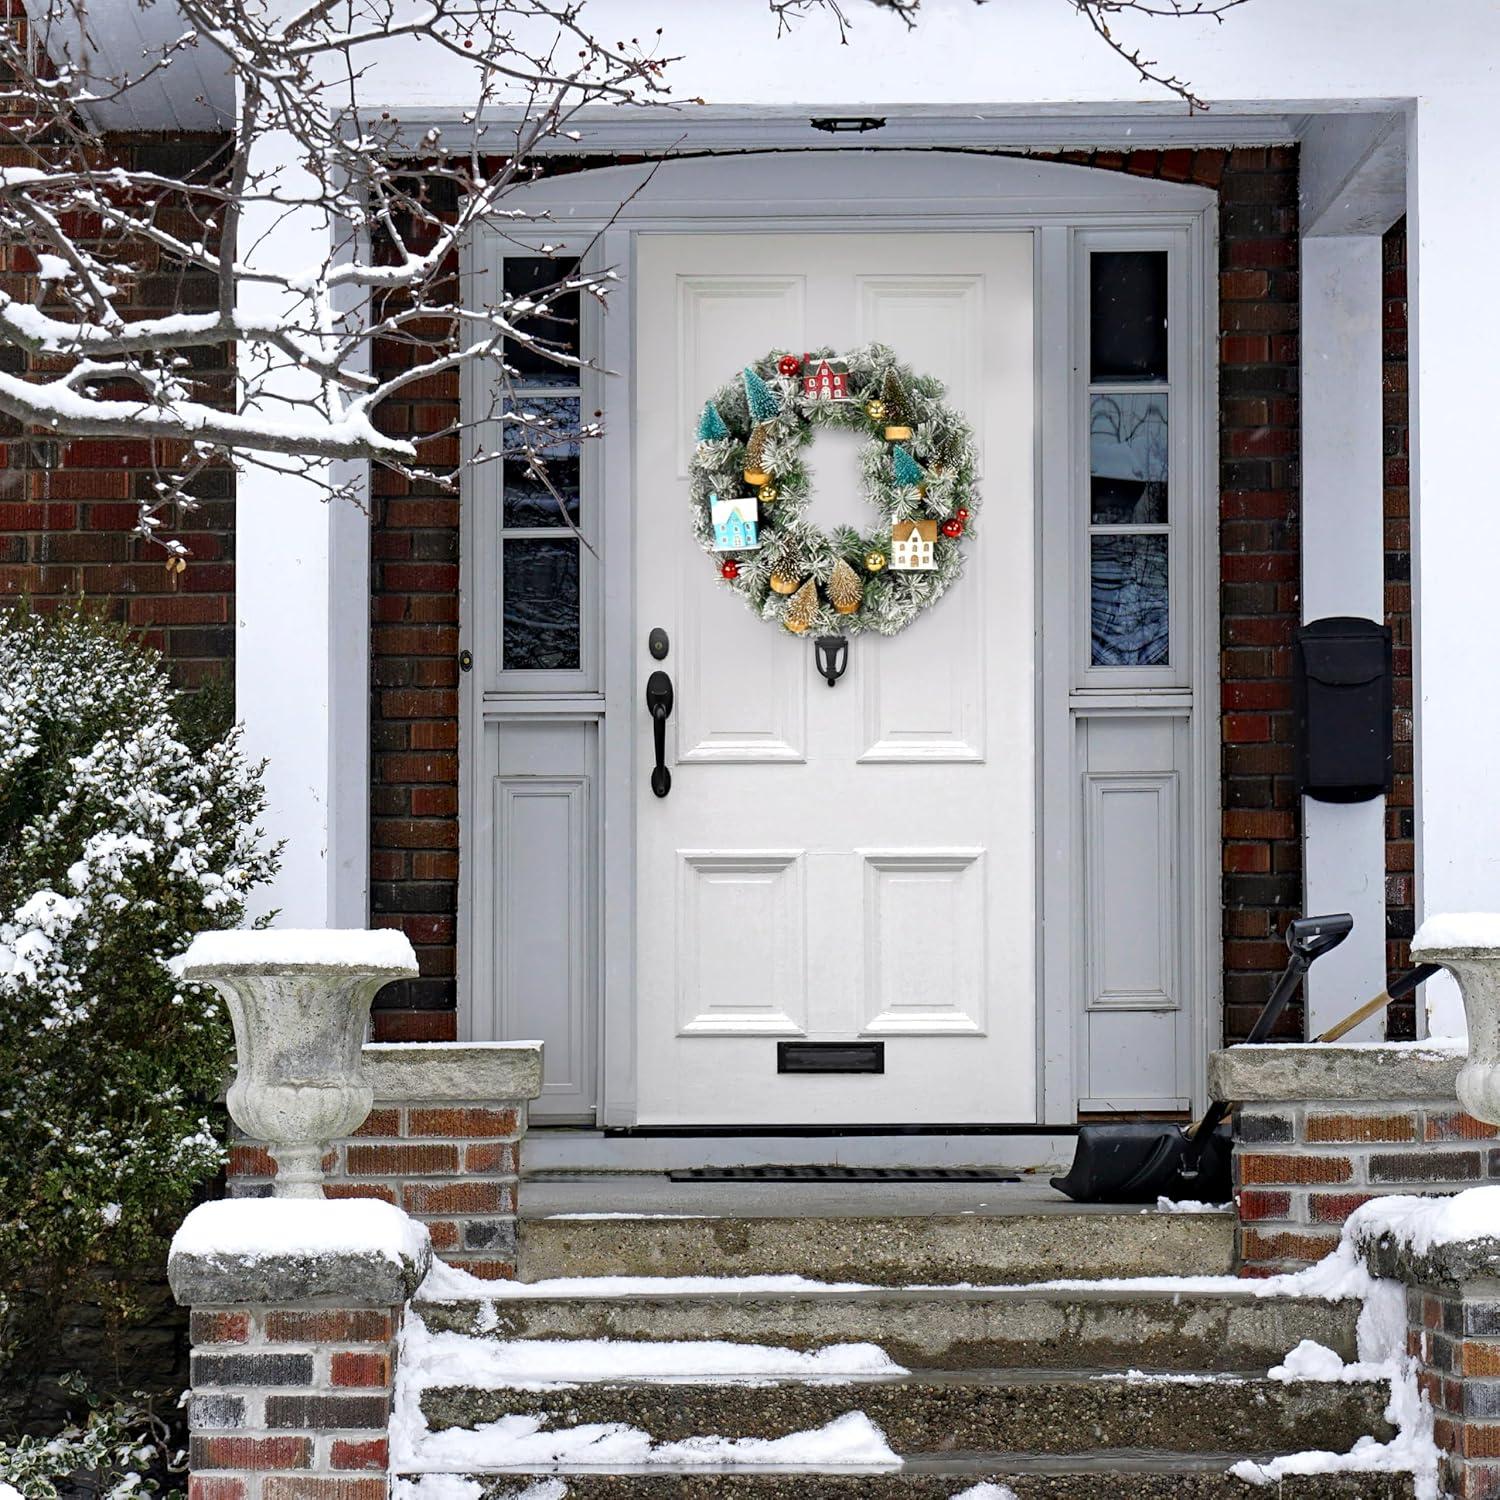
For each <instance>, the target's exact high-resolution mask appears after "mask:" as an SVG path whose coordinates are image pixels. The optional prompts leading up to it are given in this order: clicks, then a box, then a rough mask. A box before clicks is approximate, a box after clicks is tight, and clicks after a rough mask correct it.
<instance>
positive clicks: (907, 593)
mask: <svg viewBox="0 0 1500 1500" xmlns="http://www.w3.org/2000/svg"><path fill="white" fill-rule="evenodd" d="M943 395H944V390H943V385H942V382H941V381H939V380H935V379H934V378H933V377H932V376H930V375H918V374H916V373H915V372H914V371H912V370H911V369H910V368H909V367H908V366H907V365H904V364H902V363H901V361H900V360H899V359H897V358H896V356H895V354H894V353H892V351H891V350H890V349H888V348H886V347H885V346H884V345H883V344H869V345H866V346H865V347H863V348H860V349H854V350H851V351H850V352H849V353H847V354H844V355H837V354H835V353H834V352H833V351H832V350H830V349H821V350H815V351H813V352H812V353H808V354H800V355H798V354H790V353H787V352H786V351H784V350H780V349H773V350H772V351H771V352H770V353H769V354H767V355H766V356H765V357H764V358H763V359H759V360H757V361H755V363H754V364H752V365H749V366H747V367H746V368H745V370H744V373H743V374H742V375H741V377H740V378H739V379H738V380H735V381H733V382H731V383H730V384H728V385H726V386H724V387H723V388H722V389H721V390H719V391H717V392H716V393H715V394H714V395H713V396H712V398H711V399H710V400H709V401H708V403H707V404H706V405H705V406H704V408H703V415H702V417H701V418H700V420H699V423H698V446H697V449H696V451H695V453H694V455H693V463H692V470H691V480H692V503H693V528H694V531H695V533H696V535H697V537H698V540H699V542H700V543H701V544H702V546H703V549H704V551H706V552H709V553H712V554H713V555H714V556H715V557H717V558H718V559H719V573H720V576H721V577H722V578H723V579H724V581H725V583H726V584H727V585H728V586H729V587H730V588H732V589H734V590H736V591H737V592H738V593H739V594H740V595H741V597H742V598H743V599H744V600H745V602H746V603H747V604H748V605H749V606H750V608H751V609H753V610H754V611H755V612H756V613H757V614H759V615H760V616H761V618H762V619H766V620H773V621H775V622H776V623H777V624H779V625H781V626H783V627H784V628H785V629H787V630H790V631H792V632H793V633H795V634H797V635H802V634H804V633H806V632H808V631H812V632H813V633H815V634H816V633H828V634H837V635H855V634H858V633H860V632H861V631H867V630H873V631H875V632H876V633H877V634H879V635H894V634H895V633H896V632H897V631H898V630H904V629H905V628H906V627H907V626H908V625H910V624H911V622H912V621H913V620H915V619H916V617H917V616H918V615H919V614H921V612H922V611H923V610H924V609H926V608H927V607H928V606H929V605H931V604H935V603H936V602H937V601H938V600H939V599H941V598H942V596H943V595H944V594H945V593H946V592H947V590H948V586H949V585H950V584H951V583H952V582H953V581H954V580H955V579H956V578H957V577H958V576H959V574H960V573H961V572H962V571H963V550H962V543H963V539H964V537H965V536H966V535H967V534H968V533H969V531H970V529H971V528H972V525H973V520H974V516H975V515H976V513H977V512H978V510H979V495H978V492H977V491H976V490H975V488H974V461H975V455H974V438H973V433H972V432H971V431H970V428H969V424H968V423H967V422H966V421H965V420H964V418H963V417H962V416H960V415H959V413H958V412H956V411H954V409H953V408H952V407H951V406H948V405H947V404H946V403H945V402H944V400H943ZM820 427H842V428H845V429H848V430H850V431H853V432H861V433H865V434H867V435H868V437H869V442H868V443H867V444H866V445H865V447H864V448H863V449H862V450H861V453H860V471H861V475H862V478H863V485H864V492H865V495H866V498H868V499H869V500H870V501H871V502H872V503H873V504H874V507H875V510H876V511H877V513H878V520H877V522H876V523H875V525H874V526H873V527H872V528H871V529H870V530H868V531H865V532H863V533H861V532H859V531H856V530H855V529H854V528H853V527H850V526H841V527H838V528H837V529H836V530H834V531H833V532H831V533H830V532H826V531H824V530H822V529H821V528H820V527H818V526H815V525H814V524H813V523H812V522H811V521H809V520H808V519H807V518H806V515H805V512H806V509H807V503H808V501H809V499H810V498H811V496H812V490H813V475H812V471H811V469H810V468H809V467H808V463H807V448H808V445H809V444H810V443H811V442H812V439H813V436H814V434H815V432H816V431H817V429H818V428H820Z"/></svg>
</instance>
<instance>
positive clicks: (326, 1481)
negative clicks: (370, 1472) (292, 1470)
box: [260, 1474, 388, 1500]
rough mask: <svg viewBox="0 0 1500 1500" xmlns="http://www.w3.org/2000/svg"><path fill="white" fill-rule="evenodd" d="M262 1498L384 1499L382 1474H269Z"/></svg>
mask: <svg viewBox="0 0 1500 1500" xmlns="http://www.w3.org/2000/svg"><path fill="white" fill-rule="evenodd" d="M260 1493H261V1500H386V1496H387V1494H388V1486H387V1484H386V1480H385V1477H384V1476H383V1475H382V1476H381V1477H380V1478H379V1479H344V1478H335V1477H333V1476H331V1475H317V1476H313V1475H302V1474H272V1475H270V1476H269V1477H268V1478H266V1479H264V1480H262V1481H261V1486H260Z"/></svg>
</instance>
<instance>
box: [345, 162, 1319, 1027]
mask: <svg viewBox="0 0 1500 1500" xmlns="http://www.w3.org/2000/svg"><path fill="white" fill-rule="evenodd" d="M1054 159H1057V160H1063V161H1068V162H1072V163H1075V164H1078V165H1084V166H1090V167H1094V168H1098V169H1102V170H1107V171H1117V172H1128V173H1131V174H1133V175H1136V176H1141V177H1153V178H1161V179H1165V180H1168V181H1176V182H1194V183H1198V184H1201V185H1203V186H1206V187H1211V188H1214V189H1215V190H1217V192H1218V194H1219V201H1220V207H1221V212H1220V234H1221V239H1220V266H1219V299H1220V332H1219V357H1220V362H1219V380H1220V413H1219V415H1220V427H1221V451H1220V463H1219V489H1220V527H1221V532H1220V535H1221V547H1222V572H1223V605H1224V610H1223V626H1222V640H1221V646H1222V657H1221V670H1222V675H1223V698H1222V727H1223V738H1224V750H1223V775H1224V828H1223V836H1224V843H1223V862H1224V868H1223V897H1224V950H1223V952H1224V972H1225V1002H1226V1018H1225V1033H1226V1035H1227V1036H1229V1037H1238V1036H1243V1035H1244V1034H1245V1032H1246V1030H1247V1029H1248V1027H1249V1025H1250V1022H1251V1020H1252V1019H1253V1017H1254V1015H1255V1013H1256V1011H1257V1010H1258V1009H1259V1007H1260V1005H1261V1003H1262V1002H1263V1000H1264V998H1265V996H1266V995H1267V993H1268V992H1269V988H1270V985H1271V983H1272V981H1273V979H1274V976H1275V974H1276V973H1277V972H1278V971H1279V970H1280V968H1281V966H1282V964H1283V963H1284V961H1285V949H1284V948H1283V946H1282V944H1281V942H1280V940H1279V929H1280V927H1281V925H1282V924H1283V923H1284V922H1285V920H1287V919H1288V918H1289V917H1290V916H1291V915H1294V914H1295V913H1296V912H1297V911H1298V910H1299V909H1300V901H1301V890H1302V876H1301V849H1300V844H1299V826H1298V809H1297V799H1296V796H1295V792H1294V789H1293V782H1292V743H1291V731H1292V713H1291V679H1290V671H1291V650H1290V641H1291V633H1292V630H1293V628H1294V626H1295V624H1296V620H1297V610H1298V566H1299V560H1298V545H1299V542H1298V495H1297V482H1298V481H1297V467H1296V464H1297V450H1298V420H1299V418H1298V409H1297V317H1298V303H1297V297H1298V288H1297V248H1298V247H1297V153H1296V150H1295V148H1293V147H1279V148H1272V149H1268V148H1263V147H1255V148H1250V149H1245V150H1237V151H1222V150H1213V151H1136V152H1118V151H1093V152H1067V153H1063V154H1061V155H1059V156H1057V157H1055V158H1054ZM576 165H579V164H578V163H569V164H568V166H569V167H573V166H576ZM409 358H410V351H409V350H406V349H403V348H402V347H401V346H399V345H394V344H393V345H391V346H389V347H387V348H382V349H381V350H379V351H378V359H379V361H380V363H381V364H382V366H384V367H389V366H393V365H395V364H397V363H399V362H400V361H402V360H403V359H409ZM405 394H406V400H405V401H404V403H403V404H402V405H401V406H400V407H399V408H395V409H393V410H391V411H388V412H386V413H385V420H386V421H387V422H388V423H389V424H390V426H391V427H392V429H393V430H408V431H416V432H435V431H438V430H440V429H441V428H443V427H445V426H446V425H447V423H448V422H449V421H450V420H451V419H452V418H453V416H454V413H455V412H456V409H457V403H458V386H457V381H456V378H444V379H439V380H434V381H432V382H429V383H428V384H427V387H426V388H424V389H421V390H417V389H415V388H413V389H410V390H409V391H408V392H407V393H405ZM377 488H378V493H377V495H376V497H375V506H376V509H375V517H374V554H375V560H374V573H373V578H372V592H373V597H372V602H371V608H372V626H371V628H372V633H373V634H372V639H373V644H374V665H373V669H372V670H373V683H372V716H373V722H372V734H373V737H374V766H375V788H374V803H375V806H374V813H373V821H372V845H373V854H372V858H373V861H374V870H373V880H374V907H375V912H376V917H375V920H376V922H377V923H378V924H379V925H383V926H399V927H401V928H402V929H403V930H404V931H405V932H406V933H407V935H408V936H409V937H410V938H411V940H412V943H413V945H414V946H415V947H416V949H417V953H418V957H419V959H420V961H421V964H422V978H421V979H420V980H418V981H416V982H415V983H413V984H411V985H408V986H406V987H405V988H404V989H397V988H394V987H393V988H392V989H390V990H387V991H386V992H385V994H384V995H383V996H382V997H381V998H380V1000H379V1001H378V1002H377V1005H378V1006H379V1009H377V1012H376V1035H377V1036H378V1037H382V1038H388V1039H391V1040H396V1039H407V1038H410V1039H414V1040H416V1039H435V1038H441V1037H448V1036H452V1035H453V1034H454V1026H455V1018H454V1013H453V1005H454V1003H455V986H454V973H455V965H454V940H455V926H456V920H455V918H456V912H457V902H458V885H457V858H456V851H457V847H458V824H457V807H458V767H457V759H456V750H455V747H456V744H457V733H456V717H455V716H456V683H457V665H456V660H455V656H456V652H457V648H458V639H457V632H456V623H455V622H456V620H457V563H458V508H457V505H456V503H455V502H454V501H453V500H452V498H451V497H448V496H445V495H444V494H443V493H442V492H441V490H440V489H437V488H431V487H430V488H422V487H419V486H414V485H412V484H410V483H409V482H408V481H406V480H404V479H401V478H399V477H397V476H393V475H382V476H380V479H379V482H378V487H377ZM1301 1025H1302V1016H1301V1011H1300V1008H1299V1006H1298V1004H1297V1003H1295V1002H1294V1003H1293V1004H1292V1005H1291V1006H1289V1007H1288V1008H1287V1012H1286V1014H1285V1016H1284V1017H1283V1020H1282V1024H1281V1027H1280V1031H1281V1033H1282V1034H1284V1035H1300V1034H1301Z"/></svg>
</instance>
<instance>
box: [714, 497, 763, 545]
mask: <svg viewBox="0 0 1500 1500" xmlns="http://www.w3.org/2000/svg"><path fill="white" fill-rule="evenodd" d="M708 514H709V519H710V520H711V521H712V522H713V526H714V551H715V552H750V551H753V550H754V549H755V548H756V547H759V546H760V503H759V502H758V501H757V500H756V498H755V496H754V495H734V496H732V497H731V498H730V499H728V500H721V499H719V497H718V495H717V494H713V495H710V496H709V497H708Z"/></svg>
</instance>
